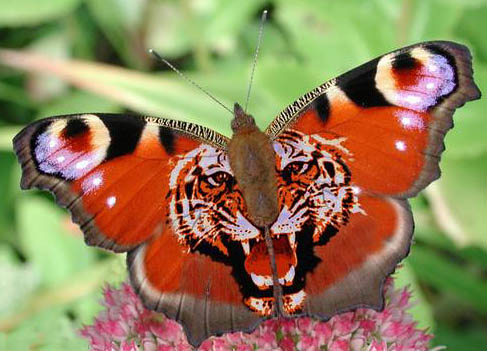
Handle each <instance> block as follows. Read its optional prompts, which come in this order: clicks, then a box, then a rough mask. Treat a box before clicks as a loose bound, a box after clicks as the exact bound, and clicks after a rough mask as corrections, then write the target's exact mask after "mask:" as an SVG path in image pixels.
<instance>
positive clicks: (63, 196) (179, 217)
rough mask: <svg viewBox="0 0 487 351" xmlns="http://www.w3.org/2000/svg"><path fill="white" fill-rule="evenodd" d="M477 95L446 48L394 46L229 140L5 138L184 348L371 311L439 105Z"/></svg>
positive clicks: (439, 138)
mask: <svg viewBox="0 0 487 351" xmlns="http://www.w3.org/2000/svg"><path fill="white" fill-rule="evenodd" d="M478 98H480V91H479V89H478V88H477V87H476V85H475V83H474V82H473V78H472V67H471V56H470V53H469V51H468V49H467V48H466V47H464V46H462V45H459V44H456V43H453V42H446V41H434V42H424V43H419V44H416V45H412V46H408V47H405V48H402V49H399V50H396V51H393V52H390V53H388V54H385V55H383V56H380V57H378V58H376V59H374V60H372V61H370V62H368V63H366V64H363V65H361V66H359V67H357V68H355V69H353V70H351V71H349V72H347V73H345V74H343V75H341V76H339V77H337V78H334V79H331V80H330V81H328V82H326V83H324V84H322V85H320V86H318V87H317V88H315V89H313V90H311V91H310V92H308V93H306V94H305V95H303V96H302V97H300V98H299V99H298V100H296V101H295V102H293V103H292V104H291V105H289V106H288V107H286V108H285V109H284V110H283V111H282V112H281V113H279V115H277V117H275V119H274V120H273V121H272V122H271V124H270V125H269V126H268V127H267V129H266V130H265V131H260V130H259V129H258V128H257V126H256V125H255V121H254V119H253V117H252V116H251V115H249V114H247V113H246V112H245V111H244V110H243V109H242V108H241V107H240V105H238V104H235V109H234V118H233V120H232V130H233V133H234V134H233V136H232V138H227V137H226V136H224V135H221V134H219V133H217V132H215V131H213V130H211V129H208V128H206V127H204V126H200V125H196V124H193V123H188V122H184V121H179V120H172V119H167V118H159V117H147V116H131V115H127V114H96V113H93V114H73V115H66V116H58V117H51V118H47V119H43V120H40V121H37V122H34V123H32V124H30V125H28V126H27V127H25V128H24V129H23V130H22V131H21V132H20V133H19V134H18V135H17V136H16V137H15V139H14V141H13V143H14V150H15V152H16V154H17V156H18V160H19V162H20V164H21V165H22V180H21V187H22V188H23V189H30V188H39V189H44V190H48V191H50V192H52V193H53V194H54V195H55V198H56V201H57V203H58V204H59V205H61V206H63V207H65V208H67V209H68V210H69V211H70V212H71V214H72V219H73V221H74V222H75V223H77V224H78V225H79V226H80V228H81V230H82V231H83V233H84V238H85V241H86V243H87V244H88V245H92V246H97V247H100V248H103V249H107V250H111V251H114V252H126V253H127V266H128V270H129V275H130V281H131V283H132V285H133V287H134V288H135V290H136V291H137V293H138V295H139V296H140V297H141V299H142V301H143V302H144V304H145V306H146V307H147V308H149V309H151V310H154V311H160V312H163V313H164V314H165V315H167V316H168V317H169V318H172V319H175V320H177V321H179V322H181V323H182V325H183V326H184V329H185V332H186V333H187V336H188V340H189V342H190V343H191V344H193V345H199V344H200V343H201V342H202V341H203V340H204V339H206V338H208V337H209V336H211V335H217V334H221V333H224V332H233V331H250V330H253V329H254V328H255V327H256V326H257V325H258V324H259V323H260V322H261V321H263V320H265V319H268V318H272V317H275V316H281V317H293V316H312V317H315V318H319V319H327V318H330V317H331V316H333V315H334V314H336V313H340V312H343V311H348V310H351V309H354V308H357V307H370V308H373V309H377V310H379V309H381V308H382V307H383V304H384V301H383V295H382V285H383V283H384V280H385V278H386V277H387V276H388V275H389V274H391V273H392V272H393V271H394V269H395V267H396V265H397V264H398V262H400V261H401V260H402V259H403V258H404V257H405V256H406V255H407V254H408V252H409V248H410V245H411V236H412V233H413V228H414V223H413V218H412V213H411V210H410V207H409V204H408V201H407V199H408V198H410V197H413V196H415V195H416V194H417V193H418V192H419V191H421V190H422V189H423V188H425V187H426V186H427V185H428V184H429V183H431V182H432V181H433V180H435V179H437V178H438V177H439V175H440V170H439V160H440V155H441V153H442V151H443V150H444V145H443V139H444V136H445V133H446V132H447V131H448V130H449V129H450V128H452V126H453V121H452V115H453V112H454V111H455V109H456V108H457V107H459V106H462V105H463V104H464V103H465V102H467V101H470V100H475V99H478Z"/></svg>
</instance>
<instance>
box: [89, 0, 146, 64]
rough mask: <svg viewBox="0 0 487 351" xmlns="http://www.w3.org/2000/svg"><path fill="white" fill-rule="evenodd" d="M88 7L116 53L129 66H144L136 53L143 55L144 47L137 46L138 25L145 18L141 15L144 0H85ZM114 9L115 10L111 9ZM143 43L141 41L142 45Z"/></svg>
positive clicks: (138, 38) (138, 37) (138, 39)
mask: <svg viewBox="0 0 487 351" xmlns="http://www.w3.org/2000/svg"><path fill="white" fill-rule="evenodd" d="M86 3H87V5H88V8H89V9H90V11H91V13H92V14H93V16H94V18H95V20H96V21H97V23H98V25H99V26H100V28H101V29H102V30H103V32H104V33H105V35H106V37H107V38H108V40H109V41H110V43H111V44H112V45H113V47H114V48H115V50H116V51H117V53H118V54H119V55H120V56H121V57H122V59H123V60H124V61H125V64H126V65H128V66H130V67H138V68H142V67H144V64H143V62H142V61H141V60H140V57H138V55H139V54H140V51H142V53H143V54H144V55H145V48H144V47H137V44H140V42H141V39H142V38H140V34H139V33H138V26H139V25H141V24H142V23H140V22H142V21H144V20H145V19H144V18H143V17H142V14H143V11H144V7H145V6H147V5H146V2H145V1H124V0H103V1H98V0H87V1H86ZM113 9H116V11H113ZM143 44H144V43H143V42H142V45H143Z"/></svg>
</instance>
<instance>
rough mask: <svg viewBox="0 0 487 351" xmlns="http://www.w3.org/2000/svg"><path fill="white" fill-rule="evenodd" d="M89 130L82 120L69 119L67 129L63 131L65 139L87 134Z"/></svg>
mask: <svg viewBox="0 0 487 351" xmlns="http://www.w3.org/2000/svg"><path fill="white" fill-rule="evenodd" d="M88 129H89V127H88V125H87V124H86V123H85V121H83V120H82V119H81V118H73V119H69V120H68V123H67V124H66V127H65V128H64V130H63V136H64V137H65V138H72V137H74V136H76V135H80V134H83V133H85V132H87V131H88Z"/></svg>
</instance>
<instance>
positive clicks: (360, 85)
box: [337, 58, 391, 107]
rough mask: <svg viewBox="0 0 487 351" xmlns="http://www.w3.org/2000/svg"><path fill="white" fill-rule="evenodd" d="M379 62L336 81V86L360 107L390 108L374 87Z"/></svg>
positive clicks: (366, 65)
mask: <svg viewBox="0 0 487 351" xmlns="http://www.w3.org/2000/svg"><path fill="white" fill-rule="evenodd" d="M379 60H380V58H377V59H375V60H373V61H370V62H368V63H366V64H364V65H362V66H359V67H357V68H356V69H354V70H352V71H350V72H348V73H345V74H344V75H342V76H340V77H338V79H337V85H338V86H339V87H340V88H341V89H342V90H343V92H344V93H345V94H346V95H347V97H348V98H349V99H350V100H352V101H353V102H354V103H356V104H357V105H359V106H360V107H374V106H391V104H390V103H389V102H388V101H387V100H386V99H385V98H384V95H382V93H381V92H380V91H379V90H378V89H377V87H376V86H375V75H376V74H377V64H378V63H379Z"/></svg>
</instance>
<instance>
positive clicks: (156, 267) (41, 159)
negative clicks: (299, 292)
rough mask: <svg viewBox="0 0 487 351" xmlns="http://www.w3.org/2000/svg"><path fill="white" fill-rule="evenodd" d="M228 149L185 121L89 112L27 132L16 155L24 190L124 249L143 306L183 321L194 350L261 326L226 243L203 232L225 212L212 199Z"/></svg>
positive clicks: (95, 241)
mask: <svg viewBox="0 0 487 351" xmlns="http://www.w3.org/2000/svg"><path fill="white" fill-rule="evenodd" d="M226 143H227V139H226V138H225V137H224V136H222V135H220V134H218V133H216V132H214V131H212V130H209V129H207V128H204V127H201V126H198V125H195V124H191V123H187V122H182V121H175V120H169V119H162V118H152V117H136V116H128V115H110V114H83V115H70V116H60V117H53V118H49V119H45V120H41V121H38V122H35V123H33V124H31V125H29V126H27V127H26V128H25V129H24V130H23V131H21V132H20V133H19V134H18V135H17V136H16V137H15V139H14V149H15V152H16V153H17V156H18V158H19V162H20V163H21V165H22V171H23V172H22V180H21V186H22V188H23V189H28V188H40V189H45V190H49V191H51V192H52V193H54V194H55V197H56V201H57V202H58V204H60V205H61V206H63V207H66V208H67V209H69V210H70V211H71V214H72V218H73V221H74V222H76V223H78V224H79V226H80V228H81V229H82V231H83V232H84V235H85V240H86V242H87V243H88V244H89V245H94V246H98V247H102V248H104V249H108V250H112V251H116V252H125V251H128V252H129V253H128V265H129V268H130V275H131V280H132V282H133V285H134V287H135V288H136V290H137V291H138V293H139V295H140V296H141V297H142V299H143V301H144V303H145V304H146V306H148V307H150V308H152V309H154V310H157V311H161V312H164V313H166V314H167V315H168V316H170V317H172V318H175V319H177V320H178V321H181V322H182V324H183V326H184V327H185V329H186V331H187V332H189V335H188V337H189V339H190V342H192V343H195V344H197V343H199V342H201V340H203V339H204V338H206V337H208V336H210V335H213V334H216V333H221V332H225V331H233V330H242V329H250V328H252V327H253V326H255V325H256V324H257V323H258V321H259V320H260V317H259V315H257V314H254V313H253V312H251V311H250V310H249V309H248V308H247V307H246V306H245V305H244V304H243V299H244V296H243V295H242V291H241V290H240V288H239V282H238V281H237V280H236V279H235V278H234V276H233V275H232V266H231V264H229V263H228V261H229V259H228V255H229V252H228V249H226V247H225V245H226V244H227V242H224V241H225V240H226V238H223V239H222V240H220V238H219V237H215V235H214V234H215V232H209V233H208V231H207V229H208V228H211V226H212V225H214V224H215V223H213V222H215V221H216V218H217V216H220V212H222V211H223V210H224V209H223V207H221V208H216V207H215V206H217V205H220V203H218V199H215V198H214V197H212V196H217V195H218V194H217V191H218V190H219V191H220V192H222V182H223V181H225V182H228V181H229V179H230V178H231V171H230V169H229V166H228V165H227V164H225V162H226V161H225V160H226V159H225V157H226V154H225V152H224V151H223V150H224V149H225V147H226ZM222 162H223V164H222ZM211 172H213V173H211ZM215 172H216V173H215ZM225 184H226V183H225ZM225 186H226V185H225ZM225 190H228V191H227V192H228V193H229V192H230V189H226V188H225ZM215 194H216V195H215ZM226 200H227V203H229V205H231V199H228V198H227V199H226ZM220 222H222V223H223V222H224V221H223V220H220ZM234 229H235V228H234ZM225 250H226V251H225ZM240 250H241V248H240ZM213 251H215V252H217V254H216V255H217V256H218V257H219V261H218V262H216V261H214V260H211V259H209V256H208V255H207V254H208V253H209V252H213Z"/></svg>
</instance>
